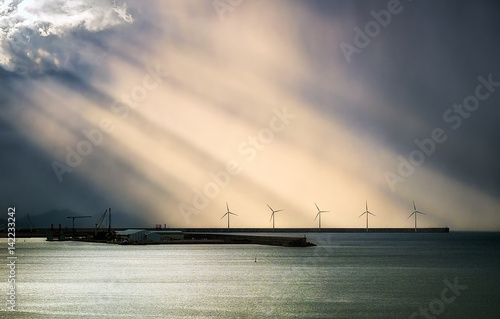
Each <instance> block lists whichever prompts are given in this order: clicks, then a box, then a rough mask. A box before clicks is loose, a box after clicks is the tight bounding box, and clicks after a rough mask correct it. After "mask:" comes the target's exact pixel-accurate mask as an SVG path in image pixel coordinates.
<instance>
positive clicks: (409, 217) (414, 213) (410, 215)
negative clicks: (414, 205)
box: [407, 212, 415, 219]
mask: <svg viewBox="0 0 500 319" xmlns="http://www.w3.org/2000/svg"><path fill="white" fill-rule="evenodd" d="M413 214H415V212H413V213H411V214H410V216H408V218H407V219H410V217H411V216H413Z"/></svg>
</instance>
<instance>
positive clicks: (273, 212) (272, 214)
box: [269, 212, 274, 221]
mask: <svg viewBox="0 0 500 319" xmlns="http://www.w3.org/2000/svg"><path fill="white" fill-rule="evenodd" d="M273 216H274V212H273V213H272V214H271V218H269V221H271V220H273Z"/></svg>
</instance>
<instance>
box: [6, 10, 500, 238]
mask: <svg viewBox="0 0 500 319" xmlns="http://www.w3.org/2000/svg"><path fill="white" fill-rule="evenodd" d="M498 10H499V6H498V4H496V3H494V2H491V1H474V2H472V1H470V2H456V1H440V2H438V3H436V2H435V1H400V2H399V1H394V0H391V1H369V2H368V1H365V2H361V1H356V2H355V1H329V0H311V1H264V0H231V1H230V0H216V1H201V0H199V1H196V0H191V1H159V0H158V1H97V0H72V1H62V0H52V1H49V0H42V1H35V0H32V1H29V0H16V1H9V0H6V1H3V2H1V4H0V84H1V85H0V154H1V155H0V203H1V204H2V205H1V207H4V208H3V209H5V212H7V208H8V207H12V206H15V207H16V210H17V212H18V214H21V215H24V214H26V213H29V214H30V215H37V214H42V213H44V212H46V211H49V210H52V209H70V210H72V211H74V212H75V213H76V214H82V215H93V216H95V219H96V220H98V219H99V217H100V215H101V214H102V212H103V211H104V210H105V209H106V208H107V207H112V208H113V212H121V213H124V214H130V215H133V216H135V217H138V218H141V219H142V220H143V221H144V223H145V224H147V225H151V227H153V226H154V225H155V224H164V223H166V224H168V225H169V226H171V227H225V226H226V225H227V221H226V219H221V217H222V216H223V214H224V213H225V212H226V203H228V205H229V208H230V210H231V211H232V212H234V213H235V214H237V215H238V216H232V218H231V227H271V226H272V222H271V221H270V213H271V211H270V210H269V208H268V207H267V205H266V204H268V205H270V206H271V207H272V208H273V209H275V210H278V209H283V211H282V212H278V213H276V216H275V217H276V219H275V223H276V227H316V226H317V220H314V218H315V216H316V212H317V210H316V207H315V205H314V203H317V205H318V206H319V207H320V208H321V209H322V210H328V211H330V212H328V213H325V214H323V215H322V226H323V227H364V226H365V219H364V218H359V215H360V214H362V213H363V212H364V211H365V205H366V203H367V204H368V209H369V210H370V212H372V213H373V214H375V215H376V216H375V217H371V219H370V226H371V227H413V219H408V216H409V215H410V214H411V213H412V211H413V203H412V202H413V201H415V203H416V206H417V209H418V210H419V211H422V212H425V213H426V215H425V216H424V215H419V220H418V222H419V223H418V225H419V227H450V228H451V230H473V231H498V230H500V218H499V214H500V200H499V194H500V167H499V166H498V159H499V158H500V154H499V153H500V150H499V148H498V145H500V126H499V125H498V124H497V119H498V118H499V115H500V103H499V102H500V62H499V60H498V57H499V56H500V45H499V42H498V41H497V37H498V34H499V31H500V21H499V20H498V19H497V12H498ZM94 222H96V221H91V222H89V223H91V224H93V223H94ZM43 227H46V226H43Z"/></svg>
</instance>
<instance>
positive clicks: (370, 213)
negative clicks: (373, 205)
mask: <svg viewBox="0 0 500 319" xmlns="http://www.w3.org/2000/svg"><path fill="white" fill-rule="evenodd" d="M367 213H368V214H370V215H372V216H377V215H375V214H372V213H370V212H367Z"/></svg>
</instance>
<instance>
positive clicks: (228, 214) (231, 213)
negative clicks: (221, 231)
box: [220, 202, 238, 230]
mask: <svg viewBox="0 0 500 319" xmlns="http://www.w3.org/2000/svg"><path fill="white" fill-rule="evenodd" d="M226 208H227V212H226V213H225V214H224V215H222V217H221V218H220V219H222V218H224V217H226V215H227V230H229V216H230V215H234V216H238V214H235V213H233V212H231V211H229V205H228V204H227V202H226Z"/></svg>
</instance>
